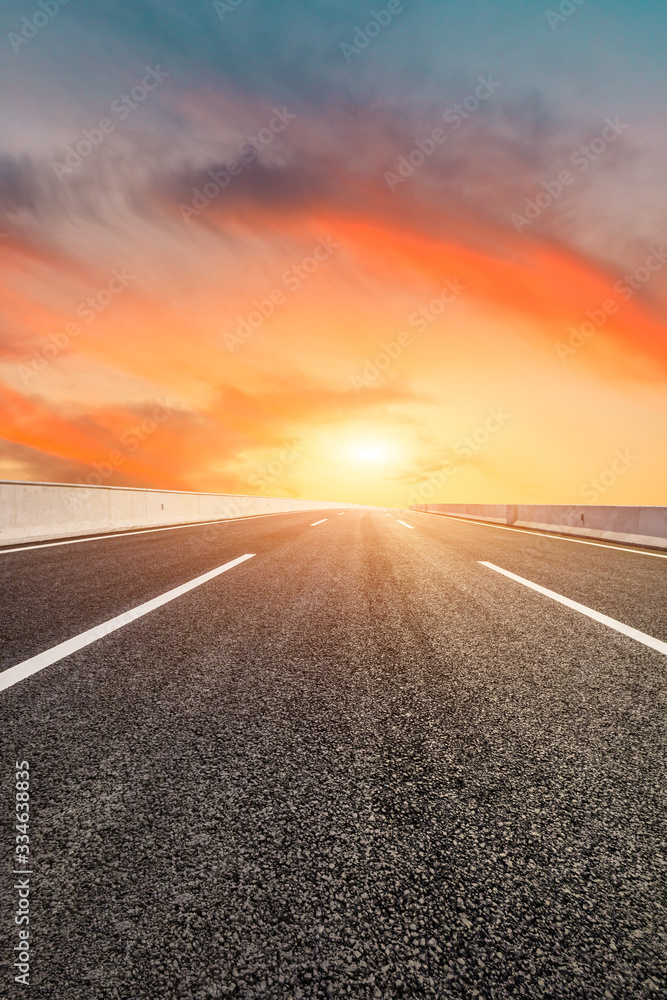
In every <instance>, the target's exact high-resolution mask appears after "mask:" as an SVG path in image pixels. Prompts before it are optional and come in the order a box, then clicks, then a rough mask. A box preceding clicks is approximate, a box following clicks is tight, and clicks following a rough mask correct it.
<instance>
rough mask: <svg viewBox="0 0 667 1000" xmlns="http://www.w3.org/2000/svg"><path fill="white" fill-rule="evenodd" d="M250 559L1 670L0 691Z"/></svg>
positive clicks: (228, 565)
mask: <svg viewBox="0 0 667 1000" xmlns="http://www.w3.org/2000/svg"><path fill="white" fill-rule="evenodd" d="M254 556H255V553H254V552H251V553H248V554H247V555H244V556H239V557H238V559H232V560H231V562H228V563H225V564H224V566H218V568H217V569H212V570H211V571H210V572H209V573H204V574H203V575H202V576H197V577H195V579H194V580H190V581H189V583H184V584H182V585H181V586H180V587H174V589H173V590H168V591H167V592H166V594H162V595H161V596H160V597H154V598H153V599H152V600H151V601H146V603H145V604H140V605H139V606H138V607H136V608H132V610H131V611H125V612H123V614H122V615H117V616H116V617H115V618H110V619H109V621H107V622H103V623H102V624H101V625H96V626H95V627H94V628H89V629H88V630H87V631H86V632H82V633H81V634H80V635H76V636H74V638H73V639H67V641H66V642H60V643H58V645H57V646H53V647H52V648H51V649H47V650H46V651H45V652H43V653H38V654H37V656H31V657H30V659H29V660H24V661H23V663H17V664H16V665H15V666H13V667H9V668H8V669H7V670H3V671H2V673H0V691H4V690H5V688H9V687H12V686H13V685H14V684H17V683H18V682H19V681H22V680H24V679H25V678H26V677H30V675H31V674H36V673H37V672H38V671H39V670H43V669H44V667H49V666H51V664H52V663H57V662H58V660H62V659H64V658H65V657H66V656H69V655H70V654H71V653H76V651H77V650H79V649H83V648H84V646H90V644H91V643H93V642H96V641H97V640H98V639H101V638H102V637H103V636H105V635H109V633H111V632H115V631H116V629H119V628H122V627H123V625H128V624H129V623H130V622H133V621H136V619H137V618H143V616H144V615H147V614H148V613H149V612H150V611H154V610H155V608H159V607H161V606H162V605H163V604H168V603H169V601H173V600H175V599H176V598H177V597H180V596H181V595H182V594H187V592H188V591H189V590H194V588H195V587H201V585H202V583H207V582H208V581H209V580H213V579H214V578H215V577H216V576H220V574H221V573H226V572H227V570H228V569H233V567H234V566H238V565H239V564H240V563H242V562H245V561H246V559H253V558H254Z"/></svg>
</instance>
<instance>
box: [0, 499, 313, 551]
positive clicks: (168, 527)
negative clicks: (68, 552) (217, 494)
mask: <svg viewBox="0 0 667 1000" xmlns="http://www.w3.org/2000/svg"><path fill="white" fill-rule="evenodd" d="M285 514H312V511H311V510H273V511H269V513H268V514H244V515H243V517H218V518H216V520H215V521H190V522H189V523H188V524H165V525H164V527H162V528H137V529H136V530H135V531H112V532H108V533H107V534H106V535H86V537H85V538H63V539H61V540H60V541H58V542H36V543H35V545H18V546H16V548H13V549H0V556H4V555H7V554H8V553H9V552H31V551H32V550H33V549H50V548H52V547H53V546H54V545H78V544H79V542H99V541H102V540H103V539H105V538H125V537H127V536H128V535H150V534H151V532H153V531H177V530H178V529H179V528H204V527H206V525H207V524H230V523H232V522H233V521H256V520H258V518H260V517H283V516H284V515H285Z"/></svg>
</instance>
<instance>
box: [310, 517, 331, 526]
mask: <svg viewBox="0 0 667 1000" xmlns="http://www.w3.org/2000/svg"><path fill="white" fill-rule="evenodd" d="M328 520H329V518H328V517H323V518H322V520H321V521H315V522H314V523H313V524H311V528H316V527H317V525H318V524H324V522H325V521H328Z"/></svg>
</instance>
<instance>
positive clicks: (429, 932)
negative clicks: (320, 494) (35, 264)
mask: <svg viewBox="0 0 667 1000" xmlns="http://www.w3.org/2000/svg"><path fill="white" fill-rule="evenodd" d="M400 516H401V517H402V518H403V519H406V520H409V521H410V523H412V524H414V525H415V530H414V531H408V530H407V529H405V528H403V527H402V526H400V525H399V524H398V523H397V521H396V520H395V519H394V518H391V519H390V518H388V517H386V516H385V515H384V514H383V513H381V512H368V513H362V512H349V513H347V514H346V515H345V516H344V517H336V516H335V514H334V515H333V516H332V517H331V519H330V520H329V521H327V522H326V523H325V524H322V525H320V526H318V527H317V528H311V527H310V522H311V520H312V517H311V516H309V515H307V514H306V515H303V514H293V515H285V516H284V517H280V518H266V519H260V520H258V521H256V522H254V521H245V522H242V523H238V524H227V525H224V526H221V527H220V528H216V529H215V530H214V531H213V532H211V531H210V530H209V531H208V532H207V531H206V529H204V528H187V529H183V530H179V531H172V532H164V533H157V534H154V535H145V536H137V537H136V538H123V539H120V538H119V539H113V540H111V539H110V540H104V541H99V542H91V543H84V544H81V545H74V546H62V547H55V548H51V549H45V550H43V551H41V552H40V551H32V552H25V553H16V554H12V555H5V556H0V572H2V573H3V576H4V577H5V578H6V583H7V587H6V588H5V589H6V591H7V592H8V593H9V600H7V601H6V602H5V610H4V612H3V615H4V617H3V622H2V629H3V633H4V635H5V636H6V638H7V643H8V646H7V647H6V648H7V649H8V650H9V652H7V653H6V660H5V664H4V665H5V666H7V665H10V664H11V663H13V662H17V660H19V659H21V658H23V657H24V656H28V655H32V654H33V653H34V652H37V651H38V650H40V649H44V648H48V646H50V645H53V644H54V643H55V642H58V641H61V640H62V639H64V638H67V637H69V636H70V635H73V634H75V633H77V632H78V631H81V630H82V629H84V628H89V627H91V626H92V625H94V624H96V623H98V622H100V621H104V620H106V619H107V618H110V617H112V616H114V615H116V614H118V613H120V612H121V611H123V610H125V609H127V608H129V607H133V606H134V605H136V604H138V603H141V602H142V601H144V600H148V599H149V598H150V597H153V596H155V595H156V594H159V593H162V592H163V591H165V590H167V589H169V588H170V587H173V586H176V585H177V584H178V583H182V582H185V581H186V580H188V579H191V578H192V577H194V576H197V575H199V574H201V573H204V572H206V571H207V570H208V569H211V568H213V567H214V566H217V565H220V564H221V563H223V562H225V561H227V560H229V559H231V558H234V557H236V556H238V555H242V554H243V553H245V552H254V553H256V557H255V558H254V559H252V560H249V561H248V562H246V563H244V564H243V565H241V566H239V567H236V568H235V569H233V570H231V571H230V572H229V573H226V574H224V575H223V576H221V577H219V578H217V579H216V580H214V581H211V582H210V583H208V584H205V585H204V586H202V587H200V588H198V589H197V590H195V591H192V592H190V593H189V594H187V595H185V596H183V597H182V598H179V599H178V600H177V601H174V602H172V603H171V604H169V605H166V606H165V607H163V608H160V609H159V610H157V611H155V612H152V613H151V614H150V615H148V616H146V617H145V618H143V619H141V620H139V621H137V622H134V623H133V624H131V625H129V626H127V627H126V628H124V629H122V630H120V631H118V632H116V633H114V634H113V635H111V636H108V637H106V638H105V639H102V640H100V641H99V642H97V643H96V644H95V645H93V646H90V647H88V648H87V649H85V650H82V651H80V652H79V653H77V654H75V655H73V656H71V657H69V658H68V659H67V660H65V661H63V662H61V663H60V664H56V665H53V666H51V667H49V668H47V669H46V670H44V671H42V672H41V673H40V674H37V675H35V676H34V677H32V678H29V679H28V680H26V681H24V682H22V683H21V684H19V685H17V686H16V687H14V688H12V689H10V690H8V691H5V692H3V693H1V694H0V732H1V734H2V735H1V737H0V742H1V743H2V757H1V759H2V761H3V766H2V774H3V776H4V777H3V800H2V801H3V802H4V803H5V804H6V805H7V808H4V809H3V831H4V842H5V843H6V844H8V845H10V847H11V844H12V843H13V831H12V828H11V827H10V825H9V823H8V822H7V821H6V819H5V817H6V816H7V815H9V812H10V810H11V808H12V804H11V803H12V798H11V797H12V794H13V788H12V783H13V764H14V760H15V759H19V760H20V759H22V758H26V759H28V760H29V761H30V773H31V795H32V811H31V816H32V819H31V839H32V845H33V848H34V861H33V864H34V871H35V876H34V880H33V881H34V892H33V898H32V899H31V930H32V932H33V934H34V948H33V959H32V969H31V971H32V975H31V987H30V989H31V991H32V994H33V995H35V996H37V997H47V998H53V1000H97V998H100V1000H107V998H110V1000H111V998H118V1000H158V998H164V1000H205V998H222V997H233V998H234V1000H237V998H239V1000H241V998H242V1000H250V998H256V1000H259V998H262V1000H263V998H271V1000H273V998H276V1000H298V998H302V1000H306V998H308V1000H310V998H328V997H349V998H352V1000H366V998H386V1000H390V998H405V1000H417V998H429V1000H437V998H442V1000H445V998H466V1000H467V998H469V997H482V998H489V1000H504V998H508V997H531V998H549V1000H555V998H565V1000H570V998H572V1000H593V998H598V997H599V998H612V1000H617V998H618V1000H620V998H633V1000H643V998H647V1000H659V998H660V997H663V996H665V995H666V992H667V960H666V950H665V909H666V906H665V901H666V899H667V893H666V888H667V886H666V882H665V858H664V833H665V826H664V816H665V813H664V802H663V801H662V800H661V782H662V780H663V779H662V776H663V771H662V768H663V766H664V719H665V696H664V693H665V681H664V678H665V666H666V662H665V658H664V656H661V655H660V654H659V653H657V652H655V651H653V650H650V649H648V648H646V647H643V646H641V645H640V644H638V643H636V642H634V641H632V640H630V639H627V638H625V637H623V636H620V635H618V634H616V633H613V632H611V631H610V630H609V629H607V628H605V627H604V626H602V625H600V624H598V623H595V622H592V621H590V620H589V619H586V618H584V617H583V616H581V615H579V614H577V613H576V612H574V611H572V610H570V609H567V608H563V607H562V606H560V605H557V604H555V603H554V602H552V601H549V600H548V599H547V598H545V597H542V596H541V595H538V594H535V593H534V592H531V591H528V590H526V589H525V588H522V587H520V586H519V585H518V584H515V583H514V582H512V581H510V580H507V579H506V578H504V577H501V576H499V575H498V574H495V573H493V572H492V571H490V570H488V569H486V568H485V567H483V566H480V565H479V564H478V560H480V559H487V560H489V561H491V562H494V563H496V564H497V565H499V566H502V567H503V568H505V569H509V570H511V571H512V572H515V573H518V574H520V575H522V576H525V577H527V578H528V579H531V580H533V581H535V582H537V583H540V584H542V585H544V586H546V587H549V588H551V589H553V590H556V591H558V592H560V593H563V594H565V595H567V596H569V597H572V598H573V599H575V600H578V601H581V602H583V603H585V604H588V605H590V606H592V607H595V608H596V609H597V610H600V611H603V612H604V613H606V614H609V615H612V616H613V617H616V618H619V619H620V620H621V621H624V622H626V623H627V624H629V625H634V626H635V627H637V628H640V629H642V630H644V631H647V632H649V633H650V634H652V635H656V636H658V637H660V638H666V637H667V636H666V632H667V627H666V622H665V599H664V598H665V576H666V574H665V571H666V570H667V560H663V559H654V558H651V557H648V556H642V555H639V554H635V553H627V552H619V551H616V550H614V549H612V548H606V547H601V548H596V547H593V546H584V545H576V544H570V543H567V542H563V541H560V540H553V539H547V538H543V537H540V536H536V535H530V534H528V533H512V532H502V531H499V530H498V531H495V530H493V529H491V528H486V527H485V526H482V525H475V524H468V523H464V522H454V521H448V520H446V519H440V518H434V517H428V516H427V515H419V514H409V515H400ZM1 894H2V911H3V913H4V914H11V913H12V912H13V907H14V900H13V895H12V892H11V881H9V879H8V878H7V877H6V878H5V879H4V880H3V885H2V887H1ZM10 921H11V916H10V917H9V918H7V919H5V918H3V924H2V926H3V928H4V929H3V936H4V937H6V939H7V940H8V942H9V943H8V944H6V945H5V947H4V948H3V953H2V954H0V958H1V959H2V962H3V965H2V969H0V976H2V980H1V981H0V996H8V997H10V996H19V995H20V990H21V989H24V988H23V987H20V986H15V985H14V983H13V982H12V972H11V970H10V963H11V961H12V959H10V958H8V956H9V955H10V954H11V947H12V946H13V944H14V943H15V942H14V940H13V939H12V932H11V926H10ZM5 930H8V931H9V933H8V934H7V935H6V936H5V935H4V931H5Z"/></svg>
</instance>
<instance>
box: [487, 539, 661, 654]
mask: <svg viewBox="0 0 667 1000" xmlns="http://www.w3.org/2000/svg"><path fill="white" fill-rule="evenodd" d="M479 562H480V565H481V566H486V567H488V569H493V570H495V571H496V573H502V574H503V576H507V577H509V578H510V580H516V582H517V583H522V584H523V585H524V587H530V589H531V590H536V591H537V593H538V594H544V596H545V597H550V598H551V599H552V600H553V601H558V603H559V604H564V605H565V607H566V608H573V609H574V610H575V611H579V612H581V614H582V615H586V616H587V617H588V618H592V619H593V621H596V622H601V623H602V624H603V625H607V626H608V627H609V628H613V629H615V631H616V632H620V633H621V634H622V635H627V636H629V637H630V638H631V639H636V640H637V642H642V643H643V644H644V645H645V646H650V647H651V649H657V651H658V652H659V653H665V654H666V655H667V642H663V641H662V640H661V639H654V638H653V636H651V635H647V634H646V632H640V631H639V630H638V629H636V628H630V626H629V625H624V624H623V622H619V621H616V619H615V618H610V617H609V616H608V615H603V614H601V613H600V612H599V611H594V610H593V609H592V608H587V607H586V605H585V604H579V602H578V601H571V600H570V598H569V597H563V596H562V594H557V593H556V592H555V591H554V590H547V588H546V587H541V586H540V585H539V583H532V582H531V581H530V580H526V579H524V577H522V576H517V575H516V573H510V572H509V570H506V569H501V568H500V566H494V565H493V563H490V562H483V561H482V560H481V559H480V560H479Z"/></svg>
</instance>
